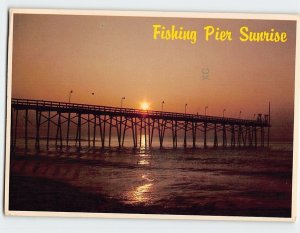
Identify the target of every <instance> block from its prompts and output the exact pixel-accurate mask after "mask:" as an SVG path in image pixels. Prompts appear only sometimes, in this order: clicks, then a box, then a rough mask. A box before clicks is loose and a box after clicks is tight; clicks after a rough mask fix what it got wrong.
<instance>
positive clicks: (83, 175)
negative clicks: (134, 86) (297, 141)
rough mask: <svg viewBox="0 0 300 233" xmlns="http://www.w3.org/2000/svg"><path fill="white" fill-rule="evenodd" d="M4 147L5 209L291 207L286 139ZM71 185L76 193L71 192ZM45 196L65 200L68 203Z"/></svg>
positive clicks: (245, 210) (272, 213) (246, 210)
mask: <svg viewBox="0 0 300 233" xmlns="http://www.w3.org/2000/svg"><path fill="white" fill-rule="evenodd" d="M12 154H13V156H12V159H11V183H10V187H11V189H10V192H11V195H10V208H12V209H17V210H28V209H30V210H50V211H53V210H54V211H85V212H119V213H154V214H192V215H195V214H196V215H225V216H265V217H290V214H291V190H292V151H291V148H290V145H287V144H276V145H275V144H272V149H271V150H266V149H264V150H261V149H257V150H254V149H244V150H242V149H240V150H238V149H236V150H231V149H218V150H214V149H208V150H203V149H177V150H173V149H162V150H160V149H147V148H141V149H136V150H133V149H129V148H128V149H122V150H119V149H117V148H112V149H109V150H100V149H97V150H88V149H83V150H82V151H81V153H78V152H76V150H75V148H71V149H70V150H68V151H67V150H66V149H63V150H62V151H57V150H56V149H55V148H54V147H53V148H50V149H49V150H48V151H46V150H41V151H38V152H37V151H35V150H33V149H32V150H29V151H28V152H26V153H25V152H24V150H23V149H17V150H16V152H14V153H12ZM53 182H55V183H53ZM66 187H69V188H66ZM32 190H38V192H36V193H34V192H33V191H32ZM42 190H46V191H42ZM59 190H60V191H59ZM61 190H64V191H63V192H62V191H61ZM60 192H62V193H60ZM76 192H78V193H80V195H74V193H76ZM70 194H72V195H70ZM86 195H90V196H86ZM53 197H55V198H58V199H61V200H62V201H63V200H64V202H68V201H70V202H72V208H70V207H69V206H68V205H67V204H66V205H65V206H64V205H60V204H58V202H55V201H53ZM72 198H73V200H72ZM37 199H38V200H39V201H37ZM86 199H89V202H87V200H86ZM91 200H94V201H92V202H90V201H91ZM25 202H26V204H24V203H25ZM39 202H40V203H41V204H40V205H39V204H38V203H39ZM47 202H48V204H45V203H47ZM55 205H56V206H55ZM57 205H59V206H57Z"/></svg>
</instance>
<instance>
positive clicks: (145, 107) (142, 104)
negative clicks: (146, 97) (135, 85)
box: [141, 101, 150, 110]
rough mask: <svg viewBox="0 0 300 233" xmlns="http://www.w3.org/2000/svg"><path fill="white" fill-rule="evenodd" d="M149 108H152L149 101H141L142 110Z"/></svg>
mask: <svg viewBox="0 0 300 233" xmlns="http://www.w3.org/2000/svg"><path fill="white" fill-rule="evenodd" d="M149 108H150V105H149V103H148V102H146V101H144V102H142V103H141V109H142V110H149Z"/></svg>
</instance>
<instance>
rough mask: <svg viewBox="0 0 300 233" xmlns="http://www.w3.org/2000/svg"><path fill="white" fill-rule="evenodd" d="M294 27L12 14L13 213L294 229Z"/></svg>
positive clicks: (277, 22)
mask: <svg viewBox="0 0 300 233" xmlns="http://www.w3.org/2000/svg"><path fill="white" fill-rule="evenodd" d="M297 31H298V32H299V17H298V16H293V15H263V14H220V13H218V14H217V13H216V14H212V13H183V12H142V11H136V12H127V11H80V10H77V11H73V10H38V9H26V10H25V9H12V10H11V11H10V31H9V56H8V57H9V58H8V80H7V128H6V132H7V134H6V183H5V213H6V214H7V215H20V216H70V217H109V218H158V219H166V218H167V219H199V220H201V219H211V220H220V219H222V220H255V221H294V220H295V218H296V185H297V181H296V176H297V173H296V171H297V167H296V166H297V164H296V161H297V156H298V154H297V148H298V147H297V146H298V145H297V137H298V135H299V129H298V125H299V113H298V107H297V106H298V105H299V93H298V92H299V81H297V79H298V78H299V77H298V76H299V67H300V66H299V60H298V59H299V53H297V51H296V50H299V48H297V47H299V33H297ZM297 35H298V36H297ZM297 41H298V43H297ZM296 48H297V49H296ZM296 67H297V68H296ZM297 103H298V105H297Z"/></svg>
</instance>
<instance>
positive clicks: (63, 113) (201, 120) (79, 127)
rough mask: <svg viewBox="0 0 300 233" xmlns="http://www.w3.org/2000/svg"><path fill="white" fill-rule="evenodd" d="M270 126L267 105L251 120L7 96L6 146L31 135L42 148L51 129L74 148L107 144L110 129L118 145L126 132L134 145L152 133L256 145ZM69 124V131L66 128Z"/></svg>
mask: <svg viewBox="0 0 300 233" xmlns="http://www.w3.org/2000/svg"><path fill="white" fill-rule="evenodd" d="M42 127H43V130H41V128H42ZM270 127H271V124H270V105H269V114H264V115H263V114H256V118H255V119H252V120H251V119H236V118H228V117H218V116H205V115H196V114H184V113H176V112H165V111H152V110H147V111H145V110H139V109H131V108H118V107H107V106H97V105H88V104H76V103H65V102H55V101H44V100H29V99H12V100H11V146H12V148H15V147H16V145H17V140H24V143H23V145H24V147H25V149H27V148H28V139H29V138H32V135H34V137H35V147H36V148H37V149H39V148H40V142H41V140H45V143H46V146H47V148H48V147H49V143H50V140H51V139H53V136H52V137H51V133H52V135H53V133H55V137H54V139H55V145H56V146H57V147H58V148H62V147H69V146H70V141H74V140H75V146H76V147H77V148H78V149H81V147H82V142H83V140H87V145H88V147H94V148H95V147H100V148H105V147H111V146H112V143H111V141H112V135H113V134H114V135H116V137H117V142H118V146H119V147H120V148H122V147H124V141H125V138H126V137H130V138H131V141H132V144H131V146H132V147H135V148H136V147H142V145H143V147H152V145H153V139H154V138H158V141H159V146H160V147H161V148H162V147H164V139H165V138H166V137H167V136H166V135H169V136H170V137H171V139H172V144H173V148H178V147H179V146H183V147H184V148H186V147H187V146H188V141H189V142H190V144H191V145H192V147H193V148H196V147H199V148H208V140H212V141H213V146H212V147H213V148H218V147H223V148H226V147H231V148H241V147H253V148H256V147H265V146H269V141H270ZM71 130H75V133H73V134H71ZM83 130H84V132H85V134H86V135H87V136H86V137H85V138H83ZM29 131H30V132H29ZM179 134H181V137H179ZM20 135H23V136H20ZM72 135H73V137H72ZM74 135H76V136H74ZM96 138H100V140H98V141H97V140H96ZM181 138H182V139H181ZM180 139H181V140H182V143H180V142H179V140H180ZM200 139H201V140H200Z"/></svg>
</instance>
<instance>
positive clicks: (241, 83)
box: [12, 15, 296, 134]
mask: <svg viewBox="0 0 300 233" xmlns="http://www.w3.org/2000/svg"><path fill="white" fill-rule="evenodd" d="M153 24H162V25H165V26H167V27H168V26H170V25H175V26H176V27H180V26H182V27H184V28H185V29H191V30H197V31H198V38H197V43H196V44H194V45H193V44H191V43H190V42H188V41H165V40H153V30H152V25H153ZM207 25H213V26H216V27H220V28H224V29H226V30H231V31H232V32H233V40H232V41H231V42H228V41H227V42H217V41H213V40H210V41H205V40H204V33H203V27H204V26H207ZM241 26H248V27H249V29H251V30H252V31H262V30H270V29H271V28H274V29H275V30H276V31H279V32H283V31H284V32H287V35H288V41H287V42H286V43H266V42H261V43H250V42H244V43H243V42H240V41H239V39H238V38H239V28H240V27H241ZM295 30H296V23H295V22H292V21H269V20H224V19H223V20H217V19H175V18H173V19H172V18H154V17H153V18H142V17H139V18H137V17H103V16H59V15H15V18H14V40H13V89H12V95H13V97H16V98H30V99H44V100H57V101H66V102H67V101H68V94H69V91H70V90H73V91H74V93H73V94H72V98H71V100H72V102H80V103H90V104H98V105H109V106H120V100H121V97H123V96H125V97H126V100H125V101H124V106H125V107H132V108H138V107H139V106H140V102H142V101H143V100H146V101H148V102H149V103H150V107H151V109H155V110H160V109H161V102H162V100H164V102H165V104H164V110H165V111H177V112H184V106H185V104H186V103H187V104H188V106H187V112H188V113H196V112H199V114H204V108H205V106H208V111H207V112H208V114H209V115H222V110H223V109H224V108H226V112H225V115H227V116H230V117H238V115H239V111H242V117H243V118H253V114H254V113H257V112H267V110H268V101H271V104H272V120H273V124H275V127H277V130H278V132H279V130H280V129H285V130H286V129H288V131H289V134H291V132H292V124H293V123H292V122H293V105H294V101H293V98H294V76H295V74H294V70H295ZM203 68H208V69H209V79H208V80H203V78H202V69H203ZM92 92H94V93H95V95H92V94H91V93H92Z"/></svg>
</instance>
